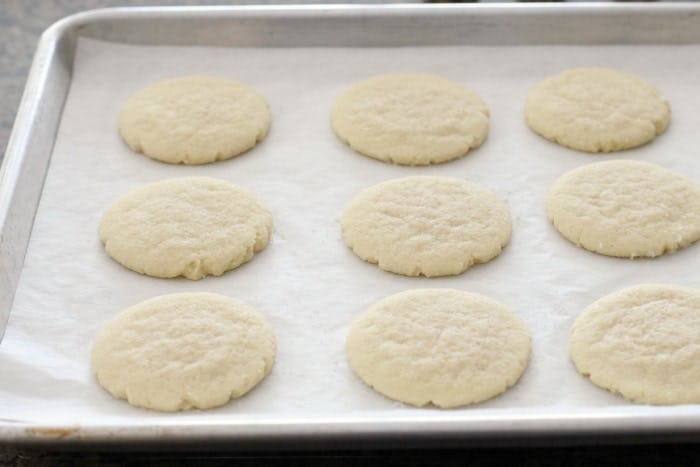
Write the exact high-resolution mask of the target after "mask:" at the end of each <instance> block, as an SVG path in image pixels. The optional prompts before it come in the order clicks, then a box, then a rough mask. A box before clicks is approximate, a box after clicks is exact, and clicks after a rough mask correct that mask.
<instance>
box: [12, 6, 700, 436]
mask: <svg viewBox="0 0 700 467" xmlns="http://www.w3.org/2000/svg"><path fill="white" fill-rule="evenodd" d="M183 31H187V34H183ZM77 36H85V37H90V38H96V39H101V40H108V41H117V42H128V43H133V44H168V45H217V46H258V47H265V46H288V47H294V46H379V45H382V46H398V45H404V46H410V45H450V44H474V45H487V44H488V45H491V44H498V45H500V44H544V45H546V44H644V43H655V44H683V43H695V44H697V43H700V6H699V5H693V4H672V5H630V4H627V5H443V6H420V5H418V6H415V5H411V6H396V5H392V6H377V7H367V6H327V7H324V6H301V7H282V6H270V7H238V8H236V7H231V8H228V7H222V8H189V7H183V8H135V9H113V10H102V11H95V12H88V13H83V14H79V15H75V16H73V17H69V18H67V19H65V20H63V21H61V22H59V23H57V24H56V25H54V26H52V27H51V28H50V29H49V30H47V32H46V33H45V34H44V35H43V36H42V39H41V42H40V44H39V48H38V50H37V54H36V56H35V59H34V64H33V66H32V70H31V72H30V76H29V79H28V82H27V87H26V90H25V93H24V96H23V99H22V103H21V106H20V111H19V113H18V116H17V120H16V123H15V128H14V130H13V133H12V136H11V138H10V141H9V144H8V150H7V153H6V156H5V159H4V161H3V165H2V169H1V170H0V292H1V294H2V295H0V331H2V330H4V327H5V324H6V322H7V319H8V315H9V310H10V309H11V303H12V297H13V294H14V290H15V287H16V285H17V281H18V278H19V275H20V272H21V269H22V261H23V257H24V254H25V251H26V247H27V242H28V239H29V236H30V232H31V226H32V221H33V218H34V214H35V212H36V207H37V204H38V201H39V198H40V195H41V189H42V183H43V179H44V176H45V174H46V171H47V168H48V165H49V161H50V155H51V151H52V146H53V138H54V135H55V133H56V130H57V127H58V124H59V121H60V117H61V111H62V105H63V102H64V100H65V97H66V95H67V92H68V88H69V85H70V77H71V66H72V57H73V54H74V52H75V43H76V40H75V39H76V37H77ZM610 434H617V435H634V436H645V435H646V436H651V435H664V436H680V435H684V436H690V437H693V438H695V437H696V436H697V435H698V434H700V420H698V419H697V418H696V417H692V416H686V417H684V416H682V415H673V416H667V417H648V416H639V415H638V414H635V413H634V411H633V410H629V411H621V412H620V413H619V414H615V415H609V414H608V415H605V416H597V415H596V414H595V413H591V412H583V413H570V414H564V415H561V414H557V415H556V416H550V415H548V414H546V413H541V414H538V415H531V414H517V413H514V414H501V415H498V416H491V417H484V418H483V419H478V418H473V417H472V418H470V419H469V420H468V421H467V422H465V421H464V420H460V419H459V418H458V417H454V416H449V415H446V416H445V417H444V418H442V419H438V418H435V417H425V416H421V415H420V414H417V415H416V417H415V420H413V421H412V422H411V423H407V421H406V419H401V420H400V421H399V420H393V419H391V418H389V417H388V418H386V419H384V420H382V421H381V422H380V423H378V422H377V421H376V420H374V419H370V418H365V417H354V418H333V419H328V420H319V419H304V418H298V419H293V420H290V419H286V420H283V421H282V420H280V421H277V422H274V421H273V422H269V421H251V422H246V423H245V424H241V423H236V424H220V425H212V424H203V425H182V424H178V423H177V420H176V419H173V423H172V425H159V426H153V425H143V424H138V425H134V426H121V427H114V426H92V427H89V428H83V427H75V426H71V425H70V423H69V422H66V425H65V426H61V427H56V426H38V425H31V426H28V425H26V424H24V423H21V422H14V421H12V420H2V419H1V418H0V440H12V441H19V442H50V441H57V440H61V441H64V442H66V441H76V442H77V441H89V442H122V441H143V442H159V441H166V442H181V441H183V442H184V441H187V442H194V441H196V442H204V441H206V442H226V443H236V444H239V445H253V444H258V443H271V442H281V441H287V442H294V441H303V442H306V443H321V442H323V441H324V440H328V441H334V442H338V443H348V442H350V441H352V442H357V441H359V440H365V441H372V440H374V441H373V442H390V441H394V442H396V441H397V440H399V439H401V438H407V437H408V438H421V439H422V440H423V441H424V442H426V443H447V444H452V443H456V442H465V441H471V442H475V441H478V440H482V439H485V438H497V439H501V440H506V439H512V438H518V439H524V438H528V437H531V436H536V437H543V436H556V437H565V436H573V435H577V436H581V435H585V436H595V437H602V436H606V435H610Z"/></svg>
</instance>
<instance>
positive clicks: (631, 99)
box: [525, 68, 671, 152]
mask: <svg viewBox="0 0 700 467" xmlns="http://www.w3.org/2000/svg"><path fill="white" fill-rule="evenodd" d="M670 120H671V108H670V106H669V105H668V102H666V100H665V99H664V98H663V97H662V96H661V93H660V92H659V90H658V89H656V88H655V87H654V86H653V85H651V84H650V83H648V82H646V81H645V80H643V79H641V78H638V77H637V76H634V75H631V74H629V73H624V72H621V71H616V70H610V69H606V68H574V69H571V70H566V71H564V72H562V73H560V74H558V75H555V76H552V77H550V78H547V79H545V80H544V81H542V82H540V83H539V84H537V85H536V86H535V87H534V88H533V89H532V90H531V91H530V93H529V94H528V96H527V100H526V101H525V121H526V122H527V124H528V126H529V127H530V128H531V129H532V130H533V131H535V132H536V133H538V134H540V135H541V136H544V137H545V138H547V139H549V140H551V141H554V142H556V143H559V144H561V145H562V146H566V147H569V148H572V149H577V150H579V151H586V152H611V151H620V150H622V149H628V148H634V147H637V146H641V145H642V144H645V143H648V142H649V141H651V140H652V139H654V138H655V137H656V136H657V135H659V134H661V133H663V132H664V130H666V127H667V126H668V124H669V121H670Z"/></svg>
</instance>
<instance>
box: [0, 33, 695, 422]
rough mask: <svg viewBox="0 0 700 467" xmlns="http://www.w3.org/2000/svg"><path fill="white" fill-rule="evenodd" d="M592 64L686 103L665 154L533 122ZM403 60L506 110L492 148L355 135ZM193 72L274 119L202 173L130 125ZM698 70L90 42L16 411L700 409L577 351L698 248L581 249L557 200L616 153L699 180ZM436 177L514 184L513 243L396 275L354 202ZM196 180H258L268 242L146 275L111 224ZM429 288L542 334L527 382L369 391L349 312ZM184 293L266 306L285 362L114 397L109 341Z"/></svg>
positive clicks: (27, 304)
mask: <svg viewBox="0 0 700 467" xmlns="http://www.w3.org/2000/svg"><path fill="white" fill-rule="evenodd" d="M590 65H595V66H610V67H615V68H619V69H623V70H627V71H629V72H632V73H636V74H638V75H640V76H642V77H645V78H647V79H648V80H650V81H651V82H653V83H655V84H656V85H657V86H658V87H660V88H661V90H662V91H663V93H664V94H665V95H666V97H667V98H668V99H669V101H670V103H671V105H672V109H673V118H672V123H671V125H670V127H669V129H668V131H667V132H666V133H665V134H664V135H662V136H661V137H659V138H658V139H657V140H656V141H654V142H653V143H651V144H649V145H647V146H644V147H642V148H638V149H634V150H630V151H625V152H621V153H617V154H612V155H590V154H584V153H579V152H576V151H572V150H568V149H565V148H562V147H559V146H557V145H555V144H552V143H549V142H547V141H545V140H544V139H542V138H540V137H538V136H537V135H535V134H534V133H532V132H531V131H530V130H529V129H528V128H527V127H526V125H525V123H524V121H523V117H522V105H523V101H524V98H525V96H526V94H527V92H528V90H529V89H530V87H531V86H532V85H534V84H535V83H536V82H538V81H539V80H540V79H542V78H544V77H546V76H548V75H551V74H554V73H556V72H558V71H560V70H562V69H564V68H568V67H574V66H590ZM397 71H422V72H431V73H437V74H441V75H444V76H446V77H448V78H451V79H454V80H456V81H458V82H462V83H464V84H466V85H468V86H469V87H471V88H472V89H473V90H474V91H476V92H477V93H479V94H480V95H481V96H482V97H483V98H484V100H485V101H486V102H487V104H488V106H489V108H490V111H491V129H490V133H489V138H488V140H487V141H486V143H485V144H484V145H483V146H482V147H481V148H479V149H477V150H475V151H473V152H472V153H470V154H469V155H468V156H467V157H464V158H462V159H460V160H457V161H453V162H449V163H445V164H442V165H438V166H432V167H421V168H417V167H400V166H394V165H389V164H384V163H381V162H379V161H375V160H373V159H370V158H367V157H363V156H360V155H358V154H355V153H353V152H352V151H351V150H350V149H349V148H347V147H346V146H345V145H343V144H342V143H341V142H339V141H338V140H337V139H336V137H335V136H334V134H333V132H332V131H331V128H330V124H329V109H330V106H331V104H332V102H333V99H334V97H335V96H336V95H337V94H338V93H340V92H341V91H342V90H343V89H345V88H346V87H347V86H349V85H351V84H352V83H354V82H355V81H357V80H359V79H362V78H365V77H368V76H370V75H374V74H379V73H387V72H397ZM188 74H214V75H220V76H224V77H230V78H234V79H238V80H241V81H245V82H247V83H249V84H251V85H252V86H254V87H255V88H256V89H257V90H258V91H260V92H261V93H262V94H263V95H264V96H265V97H266V98H267V100H268V101H269V103H270V107H271V111H272V127H271V131H270V134H269V136H268V137H267V139H266V140H265V141H264V142H263V143H262V144H261V145H259V146H258V147H256V148H254V149H253V150H251V151H250V152H248V153H247V154H244V155H242V156H240V157H237V158H234V159H231V160H228V161H225V162H218V163H215V164H211V165H206V166H198V167H187V166H173V165H167V164H163V163H159V162H156V161H153V160H150V159H148V158H146V157H144V156H142V155H139V154H135V153H133V152H131V151H130V150H129V149H128V147H127V146H126V145H125V144H123V143H122V141H121V140H120V138H119V136H118V133H117V115H118V112H119V110H120V107H121V105H122V104H123V103H124V101H125V100H126V99H127V98H128V97H129V96H130V95H131V94H132V93H134V92H136V91H138V90H139V89H141V88H143V87H144V86H146V85H148V84H150V83H152V82H154V81H157V80H160V79H164V78H169V77H174V76H179V75H188ZM699 77H700V47H699V46H669V47H662V46H615V47H571V46H566V47H563V46H562V47H534V46H523V47H438V48H391V49H380V48H371V49H350V48H348V49H331V48H290V49H273V48H272V49H271V48H267V49H262V48H261V49H235V48H230V49H227V48H185V47H177V48H176V47H156V46H153V47H145V46H129V45H121V44H111V43H101V42H97V41H91V40H85V39H81V40H80V43H79V50H78V53H77V57H76V62H75V75H74V77H73V82H72V86H71V90H70V94H69V96H68V100H67V102H66V106H65V110H64V113H63V119H62V122H61V125H60V130H59V132H58V135H57V139H56V144H55V149H54V153H53V157H52V161H51V166H50V169H49V174H48V177H47V179H46V184H45V187H44V192H43V196H42V199H41V204H40V206H39V211H38V213H37V216H36V222H35V225H34V231H33V233H32V237H31V242H30V246H29V250H28V253H27V256H26V261H25V266H24V271H23V274H22V278H21V282H20V285H19V288H18V290H17V294H16V298H15V302H14V307H13V310H12V313H11V316H10V322H9V327H8V329H7V333H6V335H5V338H4V341H3V342H2V344H1V345H0V418H1V419H4V420H17V421H22V422H27V423H62V424H72V423H77V424H83V425H89V424H94V423H100V424H114V425H122V426H123V425H131V424H149V423H156V422H170V423H172V422H173V421H175V422H185V423H190V422H192V423H205V422H212V421H213V422H217V423H218V422H222V421H227V420H242V419H268V418H269V419H275V420H284V419H285V418H290V417H295V416H305V417H310V418H313V417H324V418H326V419H328V418H329V417H330V419H332V418H333V417H342V416H346V415H357V414H361V415H363V416H367V417H376V418H377V419H380V418H382V417H385V416H387V415H391V416H393V417H402V416H407V417H408V416H411V415H413V416H415V415H416V414H417V413H419V414H422V415H425V414H436V415H440V416H441V417H457V418H459V417H462V418H469V417H474V416H480V417H483V416H488V415H495V414H499V415H502V414H504V413H538V414H539V413H558V412H559V413H561V412H563V411H567V412H571V411H581V412H584V413H593V412H596V413H610V412H611V411H617V412H618V413H619V412H620V411H622V412H625V411H629V413H632V412H635V413H639V412H648V413H650V414H655V413H656V414H661V413H679V414H680V413H697V414H698V415H700V407H697V406H686V407H672V408H669V407H646V406H641V405H634V404H631V403H628V402H627V401H625V400H624V399H622V398H619V397H617V396H614V395H612V394H610V393H608V392H606V391H603V390H601V389H599V388H597V387H595V386H594V385H593V384H591V383H590V382H589V381H588V380H586V379H585V378H583V377H581V376H579V375H578V373H577V372H576V370H575V368H574V367H573V365H572V364H571V363H570V360H569V357H568V352H567V336H568V330H569V328H570V326H571V324H572V322H573V320H574V318H575V317H576V316H577V315H578V314H579V313H580V312H581V311H582V310H583V309H584V308H585V307H586V306H587V305H589V304H590V303H591V302H593V301H594V300H596V299H598V298H600V297H602V296H603V295H606V294H608V293H610V292H613V291H615V290H618V289H620V288H623V287H625V286H629V285H633V284H637V283H644V282H666V283H674V284H683V285H690V286H698V285H699V284H698V282H699V276H698V274H697V270H698V268H697V265H698V264H700V263H699V260H700V245H695V246H691V247H689V248H686V249H684V250H681V251H680V252H677V253H674V254H670V255H666V256H663V257H661V258H657V259H653V260H649V259H640V260H634V261H632V260H625V259H614V258H607V257H604V256H600V255H596V254H593V253H590V252H587V251H584V250H582V249H579V248H577V247H575V246H574V245H572V244H570V243H569V242H567V241H566V240H565V239H564V238H563V237H562V236H561V235H559V234H558V233H557V232H556V231H555V230H554V229H553V228H552V226H551V225H550V224H549V222H548V221H547V218H546V215H545V209H544V205H545V196H546V192H547V189H548V187H549V186H550V184H551V183H552V182H553V181H554V180H555V179H556V178H557V177H558V176H560V175H561V174H563V173H564V172H566V171H567V170H570V169H573V168H575V167H578V166H581V165H583V164H588V163H593V162H596V161H601V160H609V159H612V158H633V159H638V160H645V161H649V162H654V163H657V164H661V165H663V166H665V167H667V168H670V169H673V170H676V171H678V172H681V173H684V174H686V175H687V176H690V177H691V178H694V179H695V180H696V181H700V153H699V151H698V146H699V144H698V143H699V142H700V139H699V137H698V125H699V119H698V115H697V109H698V108H700V93H698V92H697V84H698V79H699ZM418 174H432V175H446V176H453V177H461V178H465V179H468V180H472V181H475V182H478V183H481V184H483V185H485V186H487V187H490V188H491V189H493V190H494V191H496V192H497V193H498V194H499V195H500V196H501V197H502V198H503V199H504V200H505V202H506V203H507V204H508V206H509V208H510V210H511V212H512V217H513V237H512V240H511V242H510V244H509V245H508V247H507V248H506V249H505V251H504V252H503V254H502V255H501V256H499V257H498V258H496V259H495V260H493V261H491V262H490V263H488V264H485V265H480V266H476V267H474V268H472V269H470V270H469V271H467V272H466V273H465V274H462V275H459V276H456V277H449V278H440V279H426V278H407V277H401V276H398V275H393V274H390V273H387V272H384V271H381V270H379V269H378V268H377V267H375V266H373V265H370V264H367V263H364V262H363V261H361V260H360V259H358V258H357V257H356V256H355V255H354V254H353V253H352V252H351V251H350V250H349V249H348V248H346V246H345V245H344V243H343V241H342V238H341V233H340V226H339V217H340V214H341V212H342V210H343V207H344V206H345V204H346V203H347V202H348V201H349V200H350V199H351V198H352V197H353V196H354V195H355V194H356V193H358V192H359V191H360V190H362V189H364V188H366V187H368V186H370V185H372V184H374V183H377V182H380V181H383V180H387V179H390V178H394V177H401V176H407V175H418ZM191 175H208V176H213V177H219V178H222V179H226V180H230V181H232V182H234V183H236V184H239V185H242V186H244V187H246V188H248V189H250V190H251V191H253V192H254V193H255V194H256V195H257V196H258V197H259V198H260V199H261V200H262V201H263V202H264V203H265V204H266V205H267V206H268V208H269V209H270V210H271V211H272V214H273V216H274V234H273V236H272V240H271V243H270V244H269V246H268V247H267V249H266V250H264V251H263V252H261V253H259V254H257V255H256V256H255V257H254V258H253V260H252V261H251V262H250V263H248V264H246V265H244V266H243V267H241V268H239V269H237V270H234V271H231V272H229V273H227V274H225V275H224V276H222V277H218V278H217V277H210V278H206V279H204V280H201V281H197V282H192V281H188V280H185V279H179V280H162V279H155V278H150V277H146V276H141V275H138V274H136V273H134V272H131V271H129V270H127V269H125V268H123V267H122V266H120V265H118V264H117V263H116V262H114V261H112V260H111V259H110V258H108V257H107V256H106V254H105V253H104V250H103V248H102V245H101V243H100V241H99V239H98V235H97V226H98V223H99V220H100V216H101V214H102V212H103V211H104V210H105V208H106V207H107V206H108V205H109V204H110V203H111V202H112V201H113V200H115V199H116V198H117V197H119V196H121V195H122V194H124V193H126V192H127V191H129V190H131V189H132V188H135V187H138V186H141V185H143V184H145V183H149V182H153V181H156V180H161V179H166V178H171V177H180V176H191ZM417 287H451V288H457V289H463V290H469V291H474V292H478V293H482V294H486V295H488V296H491V297H493V298H495V299H497V300H499V301H501V302H503V303H505V304H507V305H508V306H509V307H510V308H511V309H512V310H513V311H514V312H515V313H517V314H518V315H520V316H521V317H522V318H523V319H524V320H525V321H526V322H527V324H528V326H529V327H530V330H531V332H532V339H533V353H532V359H531V362H530V366H529V368H528V369H527V370H526V372H525V374H524V375H523V377H522V379H521V381H520V382H519V383H518V384H517V386H515V387H514V388H513V389H511V390H510V391H508V392H507V393H505V394H504V395H502V396H501V397H498V398H495V399H493V400H491V401H488V402H486V403H483V404H480V405H477V406H474V407H466V408H463V409H458V410H452V411H440V410H436V409H429V408H428V409H417V408H412V407H406V406H403V405H401V404H398V403H395V402H392V401H390V400H389V399H386V398H384V397H383V396H381V395H379V394H377V393H375V392H374V391H373V390H371V389H370V388H368V387H366V386H365V385H364V384H363V383H361V382H360V381H359V380H358V379H357V378H356V377H355V376H354V375H353V373H352V371H351V370H350V368H349V367H348V365H347V363H346V359H345V353H344V341H345V335H346V332H347V330H348V327H349V325H350V323H351V322H352V320H353V319H354V318H355V317H356V316H358V314H360V313H361V312H362V311H364V310H365V309H366V308H367V307H368V306H370V305H371V304H372V303H374V302H376V301H377V300H379V299H381V298H382V297H385V296H387V295H389V294H393V293H396V292H399V291H402V290H406V289H410V288H417ZM182 291H209V292H217V293H221V294H225V295H229V296H233V297H236V298H238V299H241V300H243V301H245V302H247V303H248V304H250V305H252V306H253V307H255V308H256V309H258V310H259V311H261V312H262V313H264V314H265V315H266V316H267V317H268V318H269V320H270V322H271V324H272V325H273V327H274V329H275V332H276V335H277V338H278V356H277V360H276V364H275V367H274V369H273V371H272V373H271V374H270V375H269V377H268V378H267V379H266V380H265V381H264V382H263V383H262V384H260V386H258V387H257V388H255V389H254V390H253V391H252V392H251V393H250V394H249V395H247V396H245V397H244V398H242V399H240V400H236V401H233V402H232V403H230V404H228V405H226V406H224V407H221V408H218V409H215V410H210V411H205V412H198V411H192V412H187V413H179V414H159V413H156V412H151V411H147V410H143V409H137V408H134V407H131V406H130V405H128V404H127V403H125V402H124V401H119V400H115V399H113V398H112V397H111V396H110V395H109V394H108V393H107V392H106V391H104V390H103V389H102V388H101V387H100V386H99V385H98V384H97V383H96V381H95V380H94V378H93V376H92V373H91V369H90V349H91V343H92V340H93V338H94V336H95V335H96V334H97V332H98V331H99V330H100V328H101V327H102V326H103V325H104V324H105V323H106V322H107V321H108V320H109V319H110V318H111V317H113V316H114V315H115V314H116V313H117V312H119V311H120V310H122V309H124V308H126V307H128V306H130V305H133V304H135V303H137V302H140V301H142V300H145V299H148V298H151V297H154V296H156V295H160V294H166V293H173V292H182ZM591 411H593V412H591Z"/></svg>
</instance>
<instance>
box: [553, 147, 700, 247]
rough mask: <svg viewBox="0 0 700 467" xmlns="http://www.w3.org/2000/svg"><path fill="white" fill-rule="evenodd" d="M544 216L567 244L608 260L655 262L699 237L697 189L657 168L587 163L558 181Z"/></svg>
mask: <svg viewBox="0 0 700 467" xmlns="http://www.w3.org/2000/svg"><path fill="white" fill-rule="evenodd" d="M547 213H548V215H549V218H550V220H551V221H552V223H553V224H554V226H555V227H556V228H557V230H559V232H561V233H562V235H564V237H566V238H567V239H568V240H570V241H571V242H573V243H575V244H576V245H579V246H581V247H583V248H585V249H587V250H590V251H595V252H596V253H601V254H603V255H608V256H617V257H626V258H635V257H639V256H647V257H654V256H659V255H661V254H663V253H666V252H669V251H674V250H677V249H679V248H682V247H684V246H686V245H688V244H690V243H692V242H695V241H696V240H698V239H699V238H700V186H698V185H696V184H695V183H693V182H692V181H691V180H689V179H687V178H685V177H683V176H681V175H678V174H676V173H673V172H671V171H669V170H666V169H664V168H662V167H659V166H658V165H654V164H649V163H647V162H639V161H631V160H614V161H606V162H599V163H596V164H589V165H585V166H583V167H579V168H578V169H575V170H572V171H570V172H568V173H566V174H564V175H563V176H561V177H560V178H559V179H558V180H557V181H556V182H555V183H554V185H553V186H552V188H551V189H550V191H549V194H548V196H547Z"/></svg>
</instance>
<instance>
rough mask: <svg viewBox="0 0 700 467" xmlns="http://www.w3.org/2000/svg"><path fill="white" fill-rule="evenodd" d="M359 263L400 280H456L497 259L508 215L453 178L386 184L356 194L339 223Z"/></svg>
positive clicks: (485, 193) (478, 189)
mask: <svg viewBox="0 0 700 467" xmlns="http://www.w3.org/2000/svg"><path fill="white" fill-rule="evenodd" d="M341 226H342V229H343V238H344V239H345V243H346V244H347V245H348V246H349V247H350V248H351V249H352V250H353V251H354V252H355V254H357V255H358V256H359V257H360V258H362V259H363V260H365V261H368V262H370V263H376V264H378V265H379V267H380V268H382V269H384V270H386V271H391V272H394V273H397V274H403V275H406V276H418V275H423V276H428V277H431V276H447V275H454V274H459V273H461V272H463V271H465V270H467V269H468V268H469V267H471V266H472V265H474V264H477V263H485V262H487V261H489V260H491V259H492V258H494V257H496V256H498V254H500V252H501V250H502V249H503V247H504V246H505V245H506V244H507V243H508V241H509V239H510V235H511V220H510V213H509V211H508V208H507V207H506V205H505V204H504V203H503V201H501V199H500V198H499V197H498V195H496V194H495V193H494V192H492V191H491V190H489V189H487V188H485V187H483V186H481V185H477V184H475V183H471V182H467V181H464V180H461V179H457V178H449V177H431V176H417V177H405V178H399V179H394V180H389V181H386V182H383V183H380V184H378V185H375V186H372V187H370V188H367V189H366V190H364V191H362V192H360V193H359V194H358V195H357V196H356V197H355V198H354V199H353V200H352V201H351V202H350V203H349V204H348V206H347V207H346V208H345V211H344V212H343V215H342V218H341Z"/></svg>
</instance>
